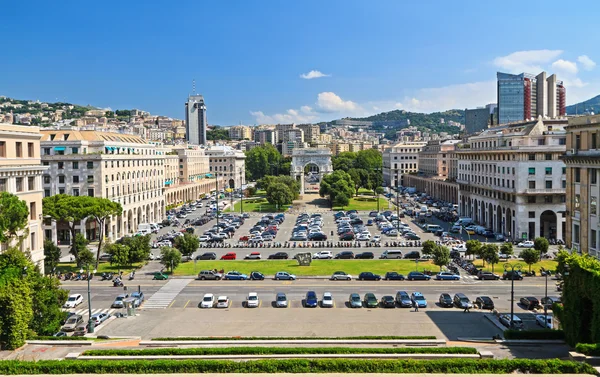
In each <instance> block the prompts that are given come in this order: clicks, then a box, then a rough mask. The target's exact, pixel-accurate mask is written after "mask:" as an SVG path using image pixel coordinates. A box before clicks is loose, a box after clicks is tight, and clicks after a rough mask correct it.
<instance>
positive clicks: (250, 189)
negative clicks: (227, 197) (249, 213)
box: [246, 186, 256, 198]
mask: <svg viewBox="0 0 600 377" xmlns="http://www.w3.org/2000/svg"><path fill="white" fill-rule="evenodd" d="M254 195H256V187H254V186H249V187H248V188H247V189H246V197H247V198H250V197H253V196H254Z"/></svg>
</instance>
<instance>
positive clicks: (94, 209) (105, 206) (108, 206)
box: [81, 196, 123, 268]
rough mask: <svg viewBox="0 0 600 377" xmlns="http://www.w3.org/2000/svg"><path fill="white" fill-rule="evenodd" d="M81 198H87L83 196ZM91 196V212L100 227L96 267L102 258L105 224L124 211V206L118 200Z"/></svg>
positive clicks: (89, 200)
mask: <svg viewBox="0 0 600 377" xmlns="http://www.w3.org/2000/svg"><path fill="white" fill-rule="evenodd" d="M81 198H85V196H82V197H81ZM87 198H89V199H88V200H87V201H88V202H89V208H88V210H89V214H90V216H92V217H93V218H94V219H96V222H97V223H98V228H100V234H99V239H100V241H99V242H98V249H97V251H96V268H98V261H99V259H100V250H102V241H103V239H104V225H105V224H106V220H107V219H109V218H110V217H111V216H118V215H120V214H121V213H122V212H123V207H122V206H121V204H120V203H118V202H113V201H112V200H110V199H106V198H98V197H89V196H88V197H87Z"/></svg>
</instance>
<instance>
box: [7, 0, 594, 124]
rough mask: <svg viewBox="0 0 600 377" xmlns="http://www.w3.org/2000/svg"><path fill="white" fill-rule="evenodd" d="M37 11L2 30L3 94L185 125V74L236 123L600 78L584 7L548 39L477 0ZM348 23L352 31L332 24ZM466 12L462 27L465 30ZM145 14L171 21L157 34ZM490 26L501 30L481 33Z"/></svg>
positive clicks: (583, 86)
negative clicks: (502, 85)
mask: <svg viewBox="0 0 600 377" xmlns="http://www.w3.org/2000/svg"><path fill="white" fill-rule="evenodd" d="M34 3H37V4H36V5H35V6H33V7H28V8H27V9H25V8H24V5H22V4H11V5H10V7H9V11H11V12H12V13H14V14H27V15H28V19H29V20H31V22H30V23H28V25H27V27H25V26H24V25H22V24H21V23H20V21H19V20H18V19H16V18H11V19H9V20H7V22H5V23H4V24H3V25H2V26H0V28H1V29H0V30H3V31H5V32H7V31H8V30H10V31H12V32H14V33H13V35H14V38H11V39H10V40H8V41H7V42H6V45H5V48H6V49H7V50H9V51H12V52H13V53H12V54H11V58H10V59H5V60H3V61H2V62H0V67H1V68H2V69H4V70H5V71H6V72H11V75H7V76H8V77H7V76H5V77H3V80H2V82H0V94H2V95H6V96H9V97H13V98H30V99H40V100H42V101H49V102H54V101H66V102H71V103H76V104H81V105H85V104H92V105H94V106H99V107H111V108H112V109H125V108H140V109H144V110H147V111H150V112H151V113H153V114H163V115H167V116H171V117H174V118H178V119H184V117H185V112H184V109H183V108H182V106H181V104H182V103H184V102H185V100H186V98H187V96H188V95H189V94H193V89H192V82H193V80H195V81H196V91H197V92H198V93H201V94H202V95H204V97H205V99H206V102H207V104H210V109H211V114H210V119H209V123H210V124H219V125H234V124H239V123H240V122H241V123H243V124H260V123H292V122H293V123H305V122H317V121H329V120H333V119H338V118H341V117H344V116H353V117H360V116H367V115H372V114H376V113H380V112H384V111H390V110H394V109H403V110H408V111H417V112H431V111H444V110H449V109H454V108H458V109H464V108H474V107H479V106H484V105H486V104H487V103H490V102H495V101H496V95H495V94H496V80H495V75H496V72H499V71H500V72H507V73H513V74H519V73H522V72H532V73H533V72H536V73H537V72H541V71H546V72H548V73H549V74H554V73H555V74H557V76H558V77H559V78H560V79H561V80H563V81H564V82H565V87H566V88H567V90H568V97H567V99H568V102H567V104H568V105H569V104H573V103H577V102H579V101H582V100H586V99H589V98H591V97H593V96H595V95H596V94H598V90H597V88H598V85H597V84H598V83H599V81H600V78H599V77H598V73H597V72H598V70H597V69H596V67H595V66H596V63H595V61H596V60H598V57H597V56H595V55H594V52H593V51H591V49H589V47H588V46H589V44H588V43H587V40H586V39H585V38H578V36H579V35H583V34H586V33H589V34H593V32H594V31H593V29H592V27H593V22H592V21H593V19H592V15H593V14H594V12H593V11H590V12H585V13H581V12H577V11H576V10H571V9H562V7H561V14H562V15H563V18H562V21H561V22H567V23H568V22H569V21H568V20H569V19H577V25H576V27H568V25H567V27H562V28H553V27H551V25H548V27H546V28H544V33H537V34H536V33H531V34H530V35H527V36H526V37H523V35H522V30H520V28H517V27H513V26H517V25H523V24H525V21H526V20H527V17H529V16H527V15H528V14H530V13H531V12H534V11H536V9H537V4H535V3H533V4H532V3H530V4H526V5H525V6H524V8H520V9H522V11H521V12H520V13H519V14H513V13H512V12H511V11H510V10H511V7H510V6H507V7H504V8H503V9H495V10H494V13H490V12H489V10H488V9H487V8H486V6H485V5H484V4H479V3H476V2H470V3H468V4H466V6H465V7H464V9H457V8H456V7H454V6H453V5H452V4H435V5H427V4H426V5H422V4H421V5H414V4H396V3H393V2H380V3H377V4H369V5H368V6H367V5H365V4H364V3H360V2H353V1H351V2H343V3H342V2H329V3H327V4H319V5H318V7H317V3H316V2H310V1H309V2H307V3H303V4H302V5H300V4H278V3H273V4H268V5H263V6H251V5H249V4H245V3H242V2H234V3H229V4H227V5H225V4H208V5H203V12H205V13H206V14H209V15H210V16H211V17H210V20H209V21H207V22H205V23H203V24H200V25H198V24H197V23H196V22H195V19H194V18H193V17H192V15H193V14H196V12H195V11H194V8H196V7H199V5H196V4H193V3H189V4H187V6H182V7H177V8H168V7H164V6H159V5H157V4H150V5H148V6H147V7H146V8H144V9H141V10H140V9H137V7H134V5H128V4H125V5H120V6H119V9H120V13H119V16H118V17H116V18H114V17H113V16H112V9H113V8H114V7H111V6H110V2H109V3H107V5H104V4H103V5H93V4H90V5H86V6H85V7H80V8H77V9H73V8H72V7H68V5H66V4H45V3H43V2H35V1H34ZM514 4H515V5H516V4H517V3H514ZM558 4H560V3H558V2H550V3H544V5H545V6H547V7H552V6H553V5H556V6H559V5H558ZM509 5H510V4H509ZM520 6H521V5H520ZM592 6H594V5H592ZM181 9H187V11H186V12H182V11H181ZM313 9H318V10H319V11H318V12H312V10H313ZM134 14H135V15H136V17H125V16H127V15H134ZM281 15H286V17H281ZM570 15H577V18H575V17H570ZM509 16H510V17H509ZM358 17H360V18H361V19H360V24H361V27H360V28H355V27H350V26H344V25H341V26H340V24H338V23H337V22H334V21H333V22H332V20H336V19H337V20H339V19H357V18H358ZM464 17H470V18H469V19H470V22H469V23H461V19H462V18H464ZM149 19H158V20H161V19H162V20H163V21H165V22H164V24H167V25H172V26H170V27H154V26H153V24H152V23H148V20H149ZM174 20H177V21H176V22H175V21H174ZM565 20H567V21H565ZM495 22H502V23H503V27H502V28H495V29H489V28H488V25H490V24H494V23H495ZM573 22H574V21H573ZM56 24H60V25H61V27H60V28H56V27H55V26H54V25H56ZM108 24H112V26H113V27H111V28H106V26H107V25H108ZM458 25H461V26H458ZM98 30H102V32H99V31H98ZM275 30H276V32H274V31H275ZM478 30H479V31H483V32H477V31H478ZM192 33H197V34H201V35H202V36H203V43H202V46H203V48H202V49H194V48H189V46H188V44H189V42H185V43H184V41H186V40H187V39H188V38H189V37H188V36H189V35H190V34H192ZM41 35H43V36H44V38H41ZM48 41H50V42H48ZM491 41H493V43H490V42H491ZM357 47H358V48H357ZM355 56H357V57H358V58H353V57H355ZM40 57H41V58H40ZM441 57H443V58H441ZM48 72H51V73H52V74H48Z"/></svg>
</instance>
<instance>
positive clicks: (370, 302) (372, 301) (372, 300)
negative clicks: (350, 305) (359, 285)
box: [364, 293, 379, 308]
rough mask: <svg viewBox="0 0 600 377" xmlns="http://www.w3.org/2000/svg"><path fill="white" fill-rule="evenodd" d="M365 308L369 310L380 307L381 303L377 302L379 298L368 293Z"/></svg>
mask: <svg viewBox="0 0 600 377" xmlns="http://www.w3.org/2000/svg"><path fill="white" fill-rule="evenodd" d="M364 302H365V304H364V305H365V307H367V308H376V307H377V306H379V302H378V301H377V297H375V295H374V294H373V293H367V294H366V295H365V298H364Z"/></svg>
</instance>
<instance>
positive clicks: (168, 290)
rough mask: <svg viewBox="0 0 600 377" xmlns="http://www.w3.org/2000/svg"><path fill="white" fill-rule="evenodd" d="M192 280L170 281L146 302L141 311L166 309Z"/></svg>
mask: <svg viewBox="0 0 600 377" xmlns="http://www.w3.org/2000/svg"><path fill="white" fill-rule="evenodd" d="M192 281H193V279H171V280H169V281H168V282H167V284H165V285H163V286H162V288H160V289H159V290H158V291H157V292H156V293H155V294H153V295H152V296H150V298H149V299H147V300H146V302H145V303H144V305H143V306H142V308H143V309H166V308H168V307H169V305H171V303H172V302H173V300H174V299H175V297H177V295H178V294H179V293H180V292H181V291H182V290H183V289H184V288H185V287H186V286H187V285H188V284H189V283H190V282H192Z"/></svg>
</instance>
